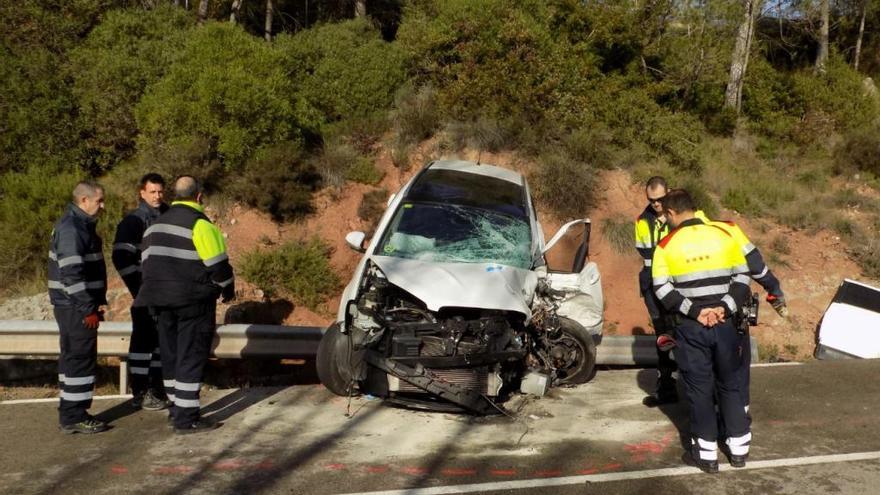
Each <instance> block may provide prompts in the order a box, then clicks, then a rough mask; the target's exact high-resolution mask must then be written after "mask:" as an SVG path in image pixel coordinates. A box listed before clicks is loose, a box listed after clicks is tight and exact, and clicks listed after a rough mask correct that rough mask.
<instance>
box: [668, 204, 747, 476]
mask: <svg viewBox="0 0 880 495" xmlns="http://www.w3.org/2000/svg"><path fill="white" fill-rule="evenodd" d="M663 211H664V213H665V214H666V218H667V221H669V222H670V224H671V225H672V226H673V227H674V230H672V231H671V232H670V233H669V234H668V235H667V236H666V237H665V238H664V239H663V240H662V241H660V243H659V244H658V245H657V248H656V249H655V250H654V258H653V263H652V278H653V279H652V283H653V287H654V292H655V294H656V295H657V298H658V299H659V300H660V302H661V304H663V306H664V307H665V308H666V309H667V310H668V311H671V312H676V313H678V314H679V321H680V323H679V324H678V326H677V328H676V338H677V343H678V346H677V348H676V355H675V358H676V361H677V363H678V368H679V371H680V373H681V376H682V379H683V380H684V383H685V388H686V390H687V394H688V399H689V402H690V408H691V414H690V418H691V424H690V436H691V452H690V454H691V457H692V458H693V460H694V462H695V464H696V465H697V466H698V467H699V468H700V469H702V470H704V471H706V472H717V471H718V452H717V450H718V422H717V416H716V412H715V400H716V396H717V400H718V410H719V413H720V414H721V417H722V420H723V422H724V424H725V428H726V430H727V432H726V434H727V438H726V439H725V444H726V447H727V453H728V457H729V459H730V463H731V465H732V466H734V467H743V466H745V463H746V459H747V457H748V452H749V444H750V441H751V432H750V426H751V425H750V419H749V416H748V415H747V413H746V411H745V404H744V402H743V397H744V395H743V393H742V392H741V388H742V387H744V386H745V387H747V386H748V384H744V383H743V381H742V380H741V379H740V378H741V368H742V366H744V365H746V363H744V360H743V348H744V346H746V345H748V341H747V340H746V339H745V338H744V336H743V335H742V334H741V333H739V331H738V330H737V325H736V324H735V320H736V319H737V318H740V317H741V309H742V307H743V305H744V303H745V302H746V300H747V299H748V297H749V294H750V292H749V276H748V273H749V269H748V265H747V264H746V260H745V257H744V256H743V254H742V250H741V249H740V246H739V245H738V244H737V242H736V241H735V240H734V239H733V237H732V236H731V235H730V233H729V232H727V231H725V230H724V229H722V228H720V227H718V226H714V225H709V224H706V223H704V222H703V221H702V220H700V219H699V218H696V217H695V216H694V211H695V208H694V203H693V199H692V198H691V196H690V195H689V194H688V193H687V191H684V190H681V189H673V190H670V191H669V192H668V193H667V194H666V197H665V198H664V199H663Z"/></svg>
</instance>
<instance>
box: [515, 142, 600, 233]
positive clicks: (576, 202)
mask: <svg viewBox="0 0 880 495" xmlns="http://www.w3.org/2000/svg"><path fill="white" fill-rule="evenodd" d="M531 182H532V188H533V190H534V191H535V196H536V198H537V199H538V200H539V201H541V202H542V203H543V204H544V205H546V206H547V207H549V208H550V209H551V210H553V211H554V212H556V213H557V214H559V215H560V216H562V217H564V218H583V217H585V216H586V215H587V213H589V211H590V210H591V209H592V208H594V207H595V206H596V205H597V204H598V201H599V195H598V194H597V189H598V181H597V178H596V170H595V169H594V168H593V167H592V166H590V165H589V164H586V163H582V162H579V161H576V160H572V159H571V158H569V157H567V156H565V155H561V154H557V153H551V154H547V155H545V156H543V157H541V159H540V160H539V162H538V167H537V170H535V172H534V174H533V179H532V180H531Z"/></svg>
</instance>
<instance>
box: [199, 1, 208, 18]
mask: <svg viewBox="0 0 880 495" xmlns="http://www.w3.org/2000/svg"><path fill="white" fill-rule="evenodd" d="M207 18H208V0H201V1H200V2H199V22H200V23H201V22H205V19H207Z"/></svg>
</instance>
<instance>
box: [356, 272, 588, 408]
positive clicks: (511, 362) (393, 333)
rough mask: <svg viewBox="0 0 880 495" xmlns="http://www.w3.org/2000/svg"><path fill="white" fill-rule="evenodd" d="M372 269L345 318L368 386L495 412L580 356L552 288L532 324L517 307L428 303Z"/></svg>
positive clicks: (360, 376)
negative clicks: (434, 307)
mask: <svg viewBox="0 0 880 495" xmlns="http://www.w3.org/2000/svg"><path fill="white" fill-rule="evenodd" d="M367 270H368V272H367V274H366V276H365V277H363V279H362V280H363V282H362V284H363V285H362V287H361V290H360V292H359V293H360V297H359V298H358V299H357V300H356V301H353V302H352V303H350V304H349V307H348V311H347V317H348V321H347V325H346V326H347V328H349V329H350V331H351V332H352V333H354V334H357V335H354V336H353V339H354V341H356V342H358V345H357V349H356V350H357V352H358V354H359V356H363V360H364V362H365V363H366V364H369V365H370V366H362V367H358V369H357V370H352V371H353V372H352V375H353V378H354V379H356V380H358V382H359V383H360V387H361V389H362V390H363V391H365V392H368V393H371V394H373V395H376V396H379V397H383V398H386V399H387V400H391V401H392V402H399V403H404V404H406V405H409V406H413V405H419V404H420V403H421V404H422V405H424V403H425V402H432V403H433V404H432V407H431V408H432V409H437V408H438V407H436V406H437V405H438V399H440V401H439V403H441V404H446V405H448V406H450V407H448V408H447V409H451V410H461V409H465V410H469V411H471V412H476V413H480V414H492V413H497V412H498V411H500V408H499V407H498V406H497V404H496V402H497V401H499V400H503V398H504V397H505V396H506V395H507V394H509V393H511V392H515V391H518V390H522V391H525V392H531V393H538V394H543V393H544V392H546V389H547V388H548V387H549V386H551V385H552V384H554V381H556V380H557V379H558V378H565V377H566V373H565V372H562V373H558V372H557V368H558V367H560V366H561V365H562V366H569V367H570V366H571V362H572V359H577V355H578V354H577V352H576V350H577V349H575V347H576V346H572V342H570V340H571V339H570V338H568V337H567V336H566V334H565V332H564V331H563V329H562V327H563V325H562V324H561V323H560V318H559V317H558V316H556V314H555V307H556V306H555V304H554V302H553V295H552V294H551V293H549V292H546V291H545V292H544V293H543V294H541V295H540V296H536V297H540V298H541V299H540V300H539V301H536V305H535V310H536V311H535V313H534V315H533V318H532V321H531V322H530V323H529V324H528V325H526V322H525V316H524V315H522V314H519V313H516V312H508V311H497V310H485V309H472V308H444V309H443V310H441V311H439V312H433V311H429V310H427V309H426V308H425V306H424V305H423V304H422V303H421V302H420V301H419V300H417V299H416V298H414V297H413V296H411V295H410V294H409V293H407V292H406V291H403V290H401V289H400V288H398V287H396V286H394V285H393V284H390V283H389V282H388V281H387V279H386V278H385V277H384V276H383V275H382V273H381V271H379V270H378V269H376V268H375V267H372V266H369V267H368V268H367ZM426 392H427V395H426ZM425 407H427V406H425ZM441 408H442V407H441Z"/></svg>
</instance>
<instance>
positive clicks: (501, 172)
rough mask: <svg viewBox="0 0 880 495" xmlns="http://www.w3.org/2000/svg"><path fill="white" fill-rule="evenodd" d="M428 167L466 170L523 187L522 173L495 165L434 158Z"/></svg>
mask: <svg viewBox="0 0 880 495" xmlns="http://www.w3.org/2000/svg"><path fill="white" fill-rule="evenodd" d="M428 168H431V169H435V170H455V171H458V172H467V173H469V174H477V175H485V176H487V177H494V178H496V179H501V180H506V181H508V182H513V183H514V184H516V185H518V186H521V187H525V181H524V180H523V176H522V174H519V173H517V172H514V171H513V170H508V169H506V168H501V167H497V166H495V165H487V164H484V163H476V162H469V161H464V160H436V161H434V162H431V164H429V165H428Z"/></svg>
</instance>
